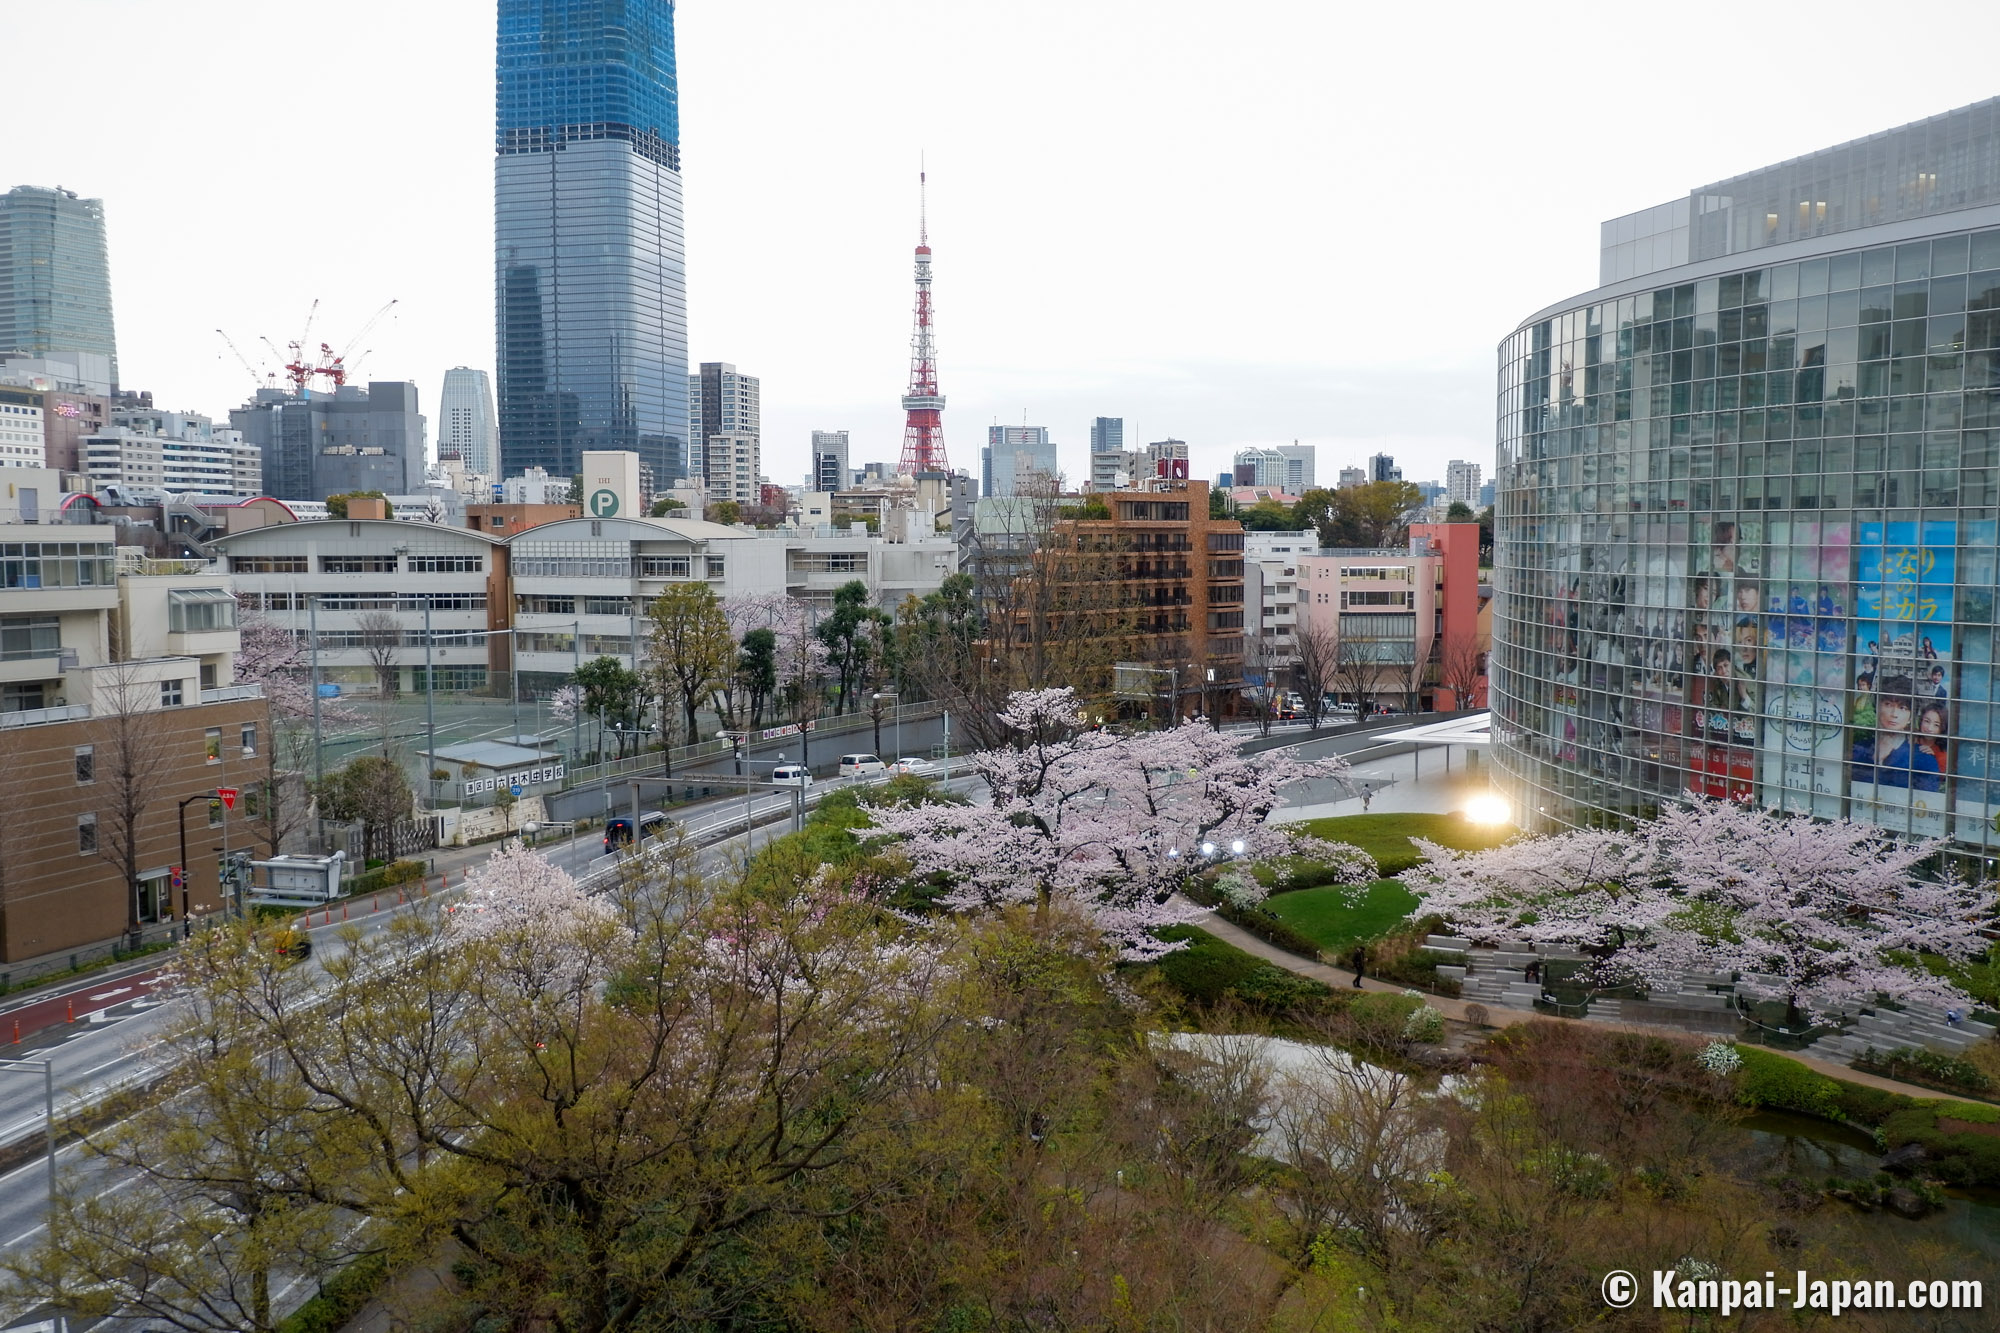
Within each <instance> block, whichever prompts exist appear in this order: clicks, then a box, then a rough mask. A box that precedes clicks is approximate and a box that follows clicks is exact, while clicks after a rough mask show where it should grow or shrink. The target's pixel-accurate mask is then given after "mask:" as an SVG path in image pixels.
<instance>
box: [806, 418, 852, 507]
mask: <svg viewBox="0 0 2000 1333" xmlns="http://www.w3.org/2000/svg"><path fill="white" fill-rule="evenodd" d="M853 484H854V473H853V472H852V471H851V470H850V469H849V467H848V464H847V432H846V431H844V430H816V431H814V432H813V433H812V485H811V487H810V488H809V489H811V490H815V491H827V492H833V491H844V490H846V489H847V488H848V487H849V486H852V485H853Z"/></svg>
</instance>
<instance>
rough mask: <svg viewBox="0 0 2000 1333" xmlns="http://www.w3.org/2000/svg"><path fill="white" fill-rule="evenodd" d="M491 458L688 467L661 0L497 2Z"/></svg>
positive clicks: (678, 246) (658, 472)
mask: <svg viewBox="0 0 2000 1333" xmlns="http://www.w3.org/2000/svg"><path fill="white" fill-rule="evenodd" d="M497 110H498V116H497V126H496V131H497V132H496V136H495V148H496V153H497V156H496V160H495V162H494V279H495V297H496V303H497V315H498V328H499V380H500V383H499V391H500V392H499V417H500V466H499V468H498V469H496V470H498V471H502V472H506V473H510V474H512V473H519V472H522V471H523V470H525V469H526V468H529V467H545V468H547V469H548V470H549V471H550V472H552V473H555V474H557V475H560V476H569V475H571V474H573V473H575V472H576V471H577V470H578V467H579V465H580V456H581V455H582V454H583V453H584V452H585V451H586V450H620V449H622V450H631V451H635V452H637V453H638V454H639V457H640V461H641V462H642V463H643V464H644V465H645V466H646V467H647V468H649V469H650V470H651V473H652V475H653V477H654V478H655V482H656V484H657V485H661V486H665V485H670V484H671V483H672V482H673V481H675V480H677V479H679V478H681V477H684V476H687V475H689V459H688V415H689V414H688V399H687V386H688V378H687V364H688V360H687V293H686V282H685V276H684V260H683V253H682V236H681V175H680V169H681V158H680V108H679V93H678V88H677V85H676V82H675V74H674V6H673V3H672V0H618V3H607V0H500V31H499V97H498V108H497Z"/></svg>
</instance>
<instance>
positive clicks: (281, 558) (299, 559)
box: [229, 554, 486, 574]
mask: <svg viewBox="0 0 2000 1333" xmlns="http://www.w3.org/2000/svg"><path fill="white" fill-rule="evenodd" d="M399 563H400V566H401V568H403V569H405V570H407V572H409V573H411V574H479V573H483V572H484V571H485V569H486V557H485V556H483V555H407V556H401V557H398V556H396V555H393V554H392V555H323V556H321V557H320V559H319V567H320V572H321V573H322V574H394V573H396V572H397V571H398V568H399ZM229 568H230V572H232V573H236V574H305V573H309V572H310V563H309V561H308V558H307V557H305V556H303V555H232V556H230V557H229Z"/></svg>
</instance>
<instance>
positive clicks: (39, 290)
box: [0, 185, 118, 394]
mask: <svg viewBox="0 0 2000 1333" xmlns="http://www.w3.org/2000/svg"><path fill="white" fill-rule="evenodd" d="M8 352H21V353H25V354H27V355H29V356H47V355H49V354H51V353H67V354H69V356H68V358H67V359H69V360H72V361H79V362H82V363H83V365H84V368H85V370H86V372H87V373H88V374H89V376H90V380H91V382H90V384H89V385H88V387H89V388H90V389H91V390H92V391H93V392H96V393H99V394H108V393H110V392H111V391H112V390H113V389H115V388H116V387H117V384H118V340H117V336H116V334H115V333H114V332H113V330H112V323H111V261H110V257H109V253H108V251H107V250H106V248H105V243H104V201H103V200H101V199H81V198H78V197H77V195H76V193H75V192H74V191H72V190H44V189H39V188H37V187H35V186H32V185H19V186H16V187H15V188H13V189H12V190H9V191H8V192H7V193H6V194H4V195H0V355H4V354H5V353H8ZM99 358H101V360H99Z"/></svg>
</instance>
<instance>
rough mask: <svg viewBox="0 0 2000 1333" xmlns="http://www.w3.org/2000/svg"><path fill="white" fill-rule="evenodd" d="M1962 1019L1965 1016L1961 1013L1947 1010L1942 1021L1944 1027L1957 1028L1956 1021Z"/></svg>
mask: <svg viewBox="0 0 2000 1333" xmlns="http://www.w3.org/2000/svg"><path fill="white" fill-rule="evenodd" d="M1964 1017H1965V1015H1964V1014H1961V1013H1960V1012H1959V1011H1958V1010H1956V1009H1947V1010H1945V1011H1944V1021H1945V1023H1946V1025H1947V1026H1949V1027H1957V1026H1958V1021H1959V1020H1960V1019H1961V1018H1964Z"/></svg>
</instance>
